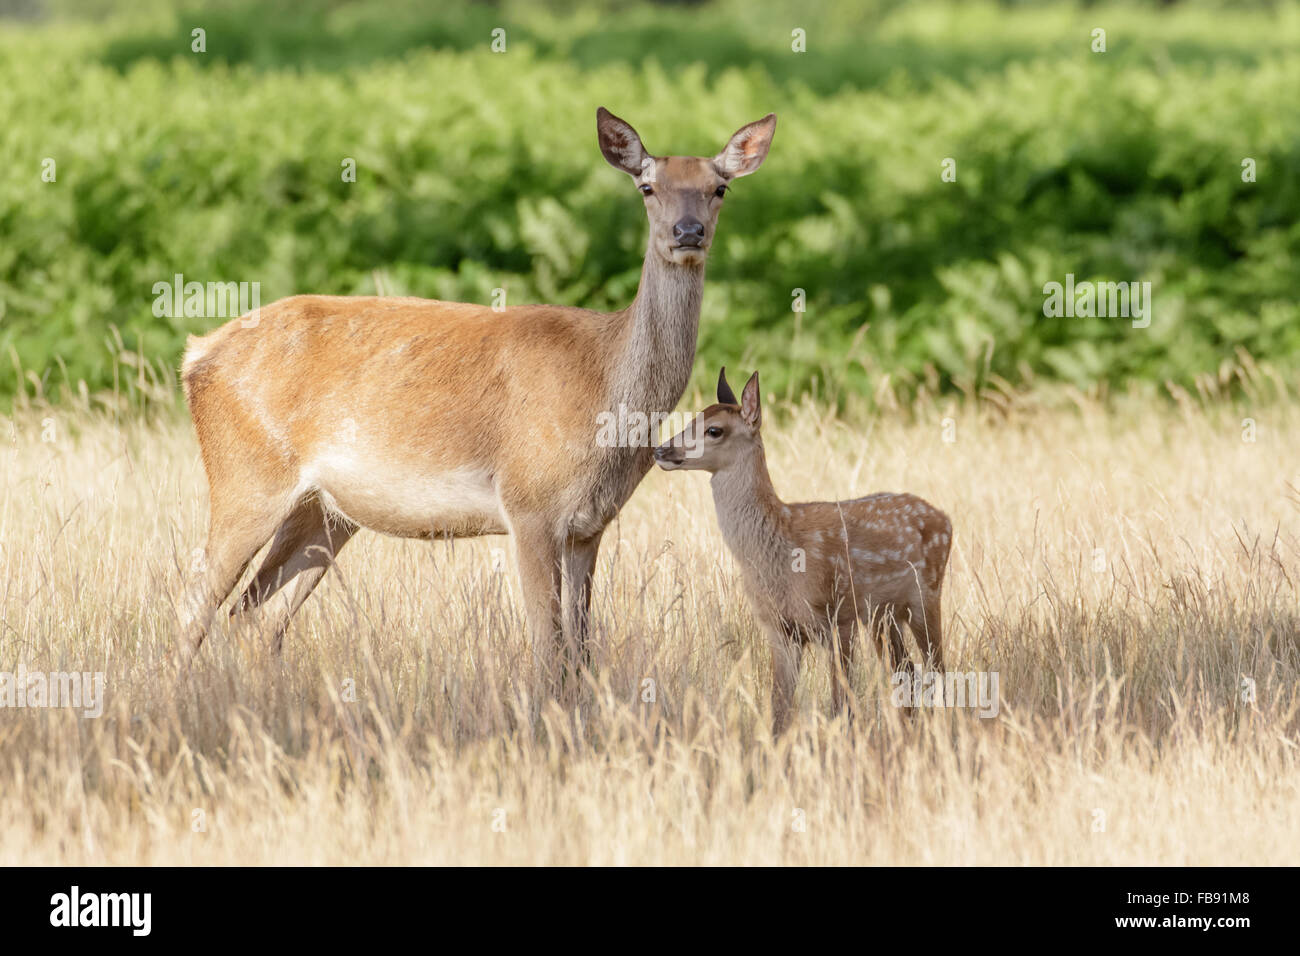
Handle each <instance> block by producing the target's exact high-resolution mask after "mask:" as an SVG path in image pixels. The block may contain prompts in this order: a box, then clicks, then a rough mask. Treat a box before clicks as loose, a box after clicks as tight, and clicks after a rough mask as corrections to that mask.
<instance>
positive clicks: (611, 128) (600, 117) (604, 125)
mask: <svg viewBox="0 0 1300 956" xmlns="http://www.w3.org/2000/svg"><path fill="white" fill-rule="evenodd" d="M596 135H597V137H598V138H599V139H600V151H601V153H602V154H603V155H604V157H605V159H606V160H607V161H608V162H609V164H610V165H611V166H613V167H614V168H615V169H621V170H623V172H625V173H627V174H628V175H629V176H640V175H641V170H642V168H643V167H644V164H645V161H646V160H647V159H649V158H650V155H649V154H648V153H647V152H646V151H645V147H644V146H642V145H641V137H640V136H638V135H637V134H636V130H634V129H633V128H632V124H630V123H628V122H626V121H624V120H621V119H619V118H618V117H617V116H615V115H614V114H613V113H611V112H610V111H609V110H607V109H605V107H603V106H601V107H598V108H597V109H596Z"/></svg>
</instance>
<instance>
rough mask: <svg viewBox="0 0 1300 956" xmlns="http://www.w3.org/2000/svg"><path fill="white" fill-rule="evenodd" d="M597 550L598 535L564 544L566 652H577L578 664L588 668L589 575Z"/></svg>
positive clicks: (598, 545) (589, 651) (598, 548)
mask: <svg viewBox="0 0 1300 956" xmlns="http://www.w3.org/2000/svg"><path fill="white" fill-rule="evenodd" d="M599 553H600V534H597V535H595V536H594V537H591V538H587V539H585V540H582V541H574V540H572V539H571V540H569V541H567V542H566V543H565V545H564V631H565V639H566V641H567V646H568V648H569V651H568V653H569V654H571V655H572V654H573V653H574V652H575V651H576V659H577V660H578V661H579V662H580V664H581V666H583V667H586V668H590V667H591V645H590V643H589V641H588V632H589V631H590V627H591V578H592V574H593V573H594V571H595V570H596V556H597V555H598V554H599Z"/></svg>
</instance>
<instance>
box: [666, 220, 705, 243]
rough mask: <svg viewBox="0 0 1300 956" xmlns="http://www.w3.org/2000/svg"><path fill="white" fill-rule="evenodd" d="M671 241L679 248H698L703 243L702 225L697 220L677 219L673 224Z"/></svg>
mask: <svg viewBox="0 0 1300 956" xmlns="http://www.w3.org/2000/svg"><path fill="white" fill-rule="evenodd" d="M673 239H674V240H676V242H677V244H678V245H679V246H698V245H700V244H701V243H702V242H704V223H702V222H700V221H699V220H698V219H691V218H687V219H678V220H677V222H676V223H674V224H673Z"/></svg>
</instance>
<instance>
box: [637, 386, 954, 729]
mask: <svg viewBox="0 0 1300 956" xmlns="http://www.w3.org/2000/svg"><path fill="white" fill-rule="evenodd" d="M761 419H762V413H761V410H760V407H759V396H758V373H757V372H755V373H754V374H753V376H751V378H750V379H749V382H748V383H747V384H746V385H745V388H744V390H743V392H742V393H741V398H740V401H739V402H737V401H736V396H735V394H734V393H733V392H732V391H731V388H730V386H728V385H727V376H726V369H723V370H722V372H721V373H720V374H719V376H718V404H716V405H711V406H709V407H708V408H706V409H705V410H704V411H703V412H701V413H700V414H699V416H697V417H696V418H695V419H693V420H692V421H691V423H690V424H689V425H688V426H687V427H686V428H685V429H684V430H683V431H682V432H681V433H680V434H679V435H677V436H676V437H675V438H673V439H672V440H671V441H670V442H668V443H666V444H663V445H660V446H659V447H658V448H656V449H655V460H656V461H657V462H658V463H659V467H661V468H663V469H665V470H667V471H672V470H674V469H679V468H691V469H700V470H703V471H707V472H710V473H711V474H712V475H713V477H712V479H711V480H710V483H711V485H712V487H713V503H714V506H715V508H716V509H717V512H718V526H719V528H720V529H721V530H722V537H723V540H725V541H726V542H727V547H728V548H730V549H731V552H732V554H734V555H735V557H736V560H737V561H738V562H739V564H740V566H741V569H742V573H743V576H744V583H745V590H746V591H747V592H748V594H749V597H750V600H751V601H752V603H753V605H754V610H755V614H756V616H757V618H758V620H759V623H760V624H761V625H762V627H763V629H764V630H765V631H766V632H767V635H768V639H769V641H770V642H771V645H772V725H773V727H772V732H773V734H774V735H776V734H780V733H781V731H782V730H784V729H785V727H786V725H787V723H788V722H789V716H790V708H791V706H792V704H793V699H794V688H795V684H796V682H797V681H798V678H799V658H800V652H801V650H802V648H803V645H805V644H807V643H808V642H809V641H812V640H820V641H824V642H825V643H827V644H829V645H831V646H838V660H837V662H836V664H837V666H833V668H832V669H833V670H834V671H835V673H834V679H833V680H832V682H831V686H832V693H833V695H834V704H835V709H836V710H837V711H838V710H840V709H842V708H843V707H844V705H845V703H846V697H847V683H848V675H849V673H850V668H851V666H852V663H853V629H854V624H855V622H856V621H858V620H861V621H862V623H863V626H864V627H867V628H868V629H870V630H874V631H875V633H876V635H877V641H878V643H877V651H878V652H879V653H880V654H881V655H882V657H883V656H884V653H885V650H884V645H885V639H886V636H888V646H889V666H890V669H891V670H894V671H898V670H899V669H900V668H901V669H902V670H904V671H906V672H907V673H908V676H909V679H910V677H911V673H912V661H911V659H910V658H909V657H908V654H907V649H906V648H905V647H904V646H903V631H902V627H901V625H900V624H899V621H900V620H902V619H904V618H906V620H907V621H908V623H909V624H910V625H911V628H912V633H913V634H914V635H915V636H916V641H917V644H918V645H920V649H921V653H922V656H923V657H924V658H926V659H927V660H928V661H929V662H931V664H932V666H933V667H934V668H935V669H936V670H938V671H942V670H943V644H942V636H941V630H940V623H939V599H940V593H941V591H942V590H943V574H944V569H945V568H946V567H947V564H948V549H949V546H950V545H951V543H952V525H951V524H950V523H949V521H948V517H947V516H946V515H945V514H944V513H943V512H942V511H939V510H938V509H936V508H934V507H932V506H930V505H929V504H927V503H926V502H924V501H922V500H921V499H920V498H917V497H915V496H914V495H896V494H875V495H868V496H867V497H865V498H856V499H854V500H852V501H839V502H823V501H818V502H808V503H804V504H786V503H784V502H783V501H781V499H780V498H778V497H777V494H776V491H775V489H774V488H773V487H772V479H771V478H770V477H768V473H767V457H766V455H765V454H764V452H763V439H762V436H761V435H760V433H759V426H760V424H761Z"/></svg>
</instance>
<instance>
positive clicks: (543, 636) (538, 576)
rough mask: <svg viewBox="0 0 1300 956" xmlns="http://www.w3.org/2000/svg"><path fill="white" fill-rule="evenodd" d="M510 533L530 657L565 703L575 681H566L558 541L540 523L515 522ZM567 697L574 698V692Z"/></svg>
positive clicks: (545, 524)
mask: <svg viewBox="0 0 1300 956" xmlns="http://www.w3.org/2000/svg"><path fill="white" fill-rule="evenodd" d="M513 531H514V538H515V563H516V565H517V567H518V569H519V587H520V590H521V591H522V592H523V598H524V613H525V614H526V615H527V617H528V629H529V632H530V634H531V637H532V643H533V656H534V659H535V661H536V662H537V665H538V668H539V669H540V671H541V673H542V676H543V680H544V681H545V682H546V683H547V684H549V686H550V688H551V693H552V695H553V696H554V697H556V698H557V699H560V700H564V699H565V693H566V691H568V690H569V689H570V688H574V685H576V683H577V681H576V680H570V679H568V678H569V677H570V675H569V673H568V671H569V669H570V668H569V667H568V666H567V665H568V663H569V662H568V661H567V660H566V656H567V655H566V654H565V643H564V633H563V629H562V626H561V624H562V622H561V592H560V583H561V578H562V573H561V571H562V569H561V553H560V552H561V548H560V541H559V538H558V536H557V535H556V534H555V533H554V532H553V531H552V529H551V527H550V526H549V523H548V522H546V521H545V520H542V519H515V521H514V522H513ZM574 676H576V675H574ZM570 696H576V689H574V690H573V693H572V694H570Z"/></svg>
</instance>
